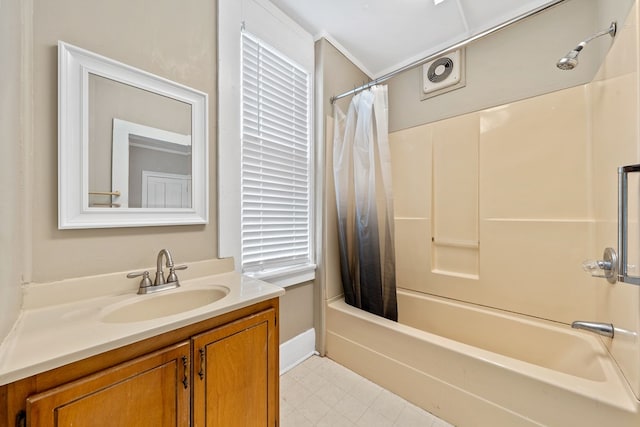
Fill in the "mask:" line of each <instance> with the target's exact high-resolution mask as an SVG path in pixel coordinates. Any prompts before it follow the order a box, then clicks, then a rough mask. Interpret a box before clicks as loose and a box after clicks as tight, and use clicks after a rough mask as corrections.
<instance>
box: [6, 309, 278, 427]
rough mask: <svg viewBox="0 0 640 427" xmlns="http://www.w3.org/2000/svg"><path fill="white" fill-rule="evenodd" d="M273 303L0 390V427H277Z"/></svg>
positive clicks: (74, 364)
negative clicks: (190, 426)
mask: <svg viewBox="0 0 640 427" xmlns="http://www.w3.org/2000/svg"><path fill="white" fill-rule="evenodd" d="M277 318H278V300H277V299H272V300H269V301H265V302H262V303H257V304H254V305H253V306H250V307H246V308H243V309H239V310H236V311H234V312H231V313H227V314H225V315H221V316H218V317H216V318H213V319H209V320H206V321H203V322H199V323H196V324H193V325H189V326H186V327H183V328H180V329H178V330H175V331H171V332H168V333H165V334H162V335H159V336H157V337H153V338H149V339H146V340H144V341H141V342H139V343H135V344H131V345H128V346H126V347H122V348H119V349H116V350H111V351H109V352H106V353H103V354H100V355H96V356H93V357H90V358H88V359H85V360H82V361H79V362H75V363H72V364H69V365H66V366H63V367H61V368H57V369H54V370H52V371H47V372H44V373H41V374H37V375H35V376H33V377H29V378H26V379H24V380H20V381H17V382H15V383H11V384H8V385H5V386H2V387H0V425H1V426H4V425H6V426H14V425H16V426H25V425H26V426H31V427H52V426H55V427H70V426H83V427H85V426H89V427H91V426H106V425H108V426H143V427H144V426H149V427H170V426H189V425H193V426H198V427H200V426H207V427H211V426H223V427H254V426H255V427H258V426H259V427H277V425H278V412H279V405H278V403H279V402H278V400H279V397H278V393H279V386H278V384H279V372H278V369H279V367H278V366H279V362H278V348H279V339H278V328H277Z"/></svg>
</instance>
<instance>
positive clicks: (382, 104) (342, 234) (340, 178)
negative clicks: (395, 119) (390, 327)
mask: <svg viewBox="0 0 640 427" xmlns="http://www.w3.org/2000/svg"><path fill="white" fill-rule="evenodd" d="M334 119H335V121H334V126H335V128H334V136H333V138H334V140H333V176H334V181H335V190H336V202H337V210H338V233H339V244H340V273H341V276H342V286H343V288H344V296H345V301H346V302H347V304H350V305H352V306H354V307H358V308H361V309H363V310H366V311H368V312H370V313H373V314H377V315H379V316H383V317H386V318H388V319H391V320H398V308H397V303H396V273H395V252H394V244H393V197H392V192H391V156H390V154H389V136H388V107H387V86H373V87H372V88H371V89H370V90H367V91H364V92H361V93H359V94H358V95H356V96H354V97H353V99H352V101H351V104H350V105H349V110H348V111H347V114H346V115H345V114H344V113H343V112H342V111H341V110H340V108H339V107H338V106H337V105H335V104H334Z"/></svg>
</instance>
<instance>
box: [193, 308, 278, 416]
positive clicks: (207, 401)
mask: <svg viewBox="0 0 640 427" xmlns="http://www.w3.org/2000/svg"><path fill="white" fill-rule="evenodd" d="M274 323H275V312H274V311H273V310H268V311H265V312H263V313H260V314H257V315H255V316H251V317H249V318H246V319H241V320H238V321H236V322H234V323H231V324H229V325H225V326H221V327H220V328H217V329H214V330H212V331H209V332H205V333H203V334H200V335H198V336H195V337H194V338H193V340H192V342H193V347H192V348H193V352H194V359H193V360H194V371H195V372H196V375H194V384H193V421H194V422H193V425H194V426H198V427H200V426H206V427H213V426H246V427H266V426H275V425H276V424H275V422H276V414H275V413H274V410H275V407H276V405H274V403H273V402H270V401H269V399H271V398H273V397H274V396H275V394H276V384H275V382H277V381H278V378H275V379H274V378H273V377H272V376H271V375H270V372H273V371H277V365H275V362H276V360H275V359H274V358H273V357H271V355H272V354H273V353H274V351H273V347H274V346H277V345H278V342H277V341H274V336H273V333H272V330H273V327H272V326H270V325H273V324H274Z"/></svg>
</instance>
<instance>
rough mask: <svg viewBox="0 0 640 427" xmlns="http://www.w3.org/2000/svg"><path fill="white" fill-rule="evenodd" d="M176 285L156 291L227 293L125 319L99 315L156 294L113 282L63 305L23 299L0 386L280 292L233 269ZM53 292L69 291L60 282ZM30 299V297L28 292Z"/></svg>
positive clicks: (0, 355) (1, 358)
mask: <svg viewBox="0 0 640 427" xmlns="http://www.w3.org/2000/svg"><path fill="white" fill-rule="evenodd" d="M76 282H77V280H76ZM94 285H95V284H94ZM181 285H182V286H181V287H180V288H179V289H175V290H166V291H161V292H160V293H159V294H161V295H167V294H170V293H172V292H180V291H184V290H189V289H199V288H207V287H211V286H215V285H218V286H226V287H227V288H229V289H230V292H229V294H228V295H227V296H225V297H224V298H222V299H220V300H218V301H215V302H213V303H211V304H208V305H205V306H202V307H199V308H196V309H193V310H189V311H186V312H182V313H179V314H174V315H170V316H165V317H161V318H157V319H153V320H143V321H136V322H126V323H106V322H104V321H102V320H101V318H102V316H103V315H104V313H105V312H109V311H110V310H112V309H113V307H117V306H120V305H125V304H128V302H129V301H130V302H134V301H137V300H139V299H144V298H150V297H153V296H154V295H159V294H151V295H137V294H136V291H137V288H135V289H131V287H130V286H129V289H127V290H125V291H122V290H121V289H120V288H121V287H120V288H118V287H117V286H116V287H114V290H115V292H114V293H113V294H111V295H104V293H105V291H104V290H101V293H102V295H99V296H95V297H91V296H88V297H85V298H82V299H78V298H77V297H76V298H75V301H71V302H66V303H65V302H61V301H56V303H55V304H52V305H47V304H44V303H43V302H42V301H41V300H40V301H37V302H36V303H33V302H30V303H29V304H26V303H25V307H24V308H23V310H22V312H21V313H20V316H19V317H18V320H17V321H16V324H15V326H14V327H13V329H12V330H11V332H10V333H9V335H8V336H7V337H6V339H5V340H4V341H3V342H2V345H1V346H0V385H4V384H8V383H11V382H13V381H17V380H19V379H22V378H26V377H29V376H31V375H35V374H37V373H41V372H44V371H47V370H50V369H53V368H57V367H60V366H63V365H66V364H68V363H71V362H75V361H78V360H82V359H85V358H87V357H90V356H94V355H96V354H100V353H103V352H105V351H108V350H113V349H116V348H118V347H122V346H125V345H128V344H132V343H134V342H137V341H140V340H143V339H145V338H150V337H153V336H156V335H158V334H161V333H164V332H168V331H172V330H174V329H177V328H180V327H183V326H187V325H189V324H193V323H197V322H199V321H202V320H206V319H209V318H211V317H215V316H218V315H221V314H224V313H228V312H230V311H233V310H237V309H239V308H243V307H247V306H249V305H251V304H255V303H258V302H261V301H266V300H268V299H271V298H274V297H278V296H281V295H283V294H284V292H285V291H284V289H283V288H281V287H279V286H275V285H272V284H269V283H266V282H263V281H260V280H256V279H252V278H249V277H246V276H242V275H240V274H238V273H236V272H227V273H222V274H214V275H208V276H203V277H198V278H193V279H189V280H184V281H181ZM49 286H52V285H49ZM52 289H53V288H47V289H46V290H44V292H42V293H44V294H46V293H47V292H49V293H50V292H52ZM58 290H60V291H65V292H68V291H69V289H65V288H64V286H62V287H59V288H58ZM32 292H33V291H32ZM34 293H35V292H34ZM29 298H30V299H31V300H35V298H34V297H33V296H29ZM40 298H41V299H42V297H40Z"/></svg>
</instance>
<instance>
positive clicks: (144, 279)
mask: <svg viewBox="0 0 640 427" xmlns="http://www.w3.org/2000/svg"><path fill="white" fill-rule="evenodd" d="M140 276H142V280H141V281H140V288H146V287H148V286H152V283H151V279H150V278H149V272H148V271H134V272H132V273H129V274H127V279H134V278H136V277H140Z"/></svg>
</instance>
